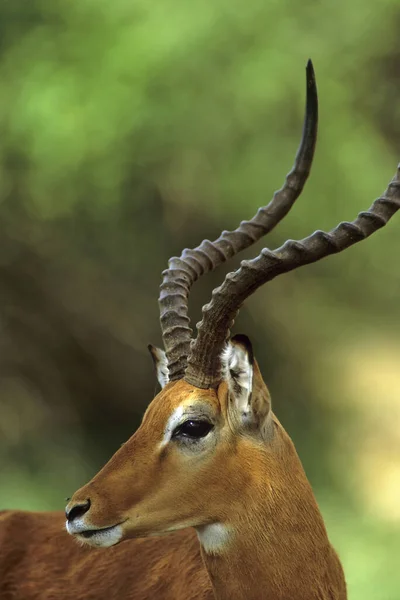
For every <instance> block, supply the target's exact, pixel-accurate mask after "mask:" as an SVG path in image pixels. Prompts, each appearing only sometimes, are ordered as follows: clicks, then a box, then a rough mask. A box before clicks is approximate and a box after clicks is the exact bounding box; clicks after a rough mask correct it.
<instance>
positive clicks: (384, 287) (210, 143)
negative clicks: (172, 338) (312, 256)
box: [0, 0, 400, 600]
mask: <svg viewBox="0 0 400 600" xmlns="http://www.w3.org/2000/svg"><path fill="white" fill-rule="evenodd" d="M399 27H400V2H399V0H380V2H365V1H361V0H353V1H352V2H347V1H346V0H336V1H335V2H329V1H328V0H320V1H319V2H317V1H315V0H304V1H303V2H295V1H294V0H285V1H282V0H280V1H277V0H269V1H268V2H266V1H265V0H249V1H248V2H245V3H244V2H242V1H241V0H191V1H190V2H182V1H180V0H153V1H152V2H149V1H148V0H136V1H135V2H132V1H130V0H129V1H128V0H113V2H108V1H106V0H79V2H75V3H71V2H68V1H67V0H29V1H25V2H24V1H23V0H13V1H7V0H1V1H0V82H1V93H0V157H1V160H0V228H1V237H0V239H1V242H0V244H1V252H0V329H1V335H0V344H1V350H0V508H6V507H20V508H25V509H38V510H41V509H43V510H46V509H54V508H60V509H61V508H63V506H64V497H65V496H69V495H71V493H72V492H73V491H74V490H75V489H76V488H77V487H79V486H80V485H82V484H83V483H85V482H86V481H87V480H88V479H89V478H90V477H91V476H92V475H93V474H94V473H95V472H96V471H97V470H98V469H99V467H100V466H101V465H102V464H103V463H104V462H105V461H106V460H107V459H108V457H109V456H110V455H111V454H112V453H113V452H114V451H115V450H116V449H117V448H118V447H119V445H120V444H121V442H123V441H124V440H125V439H126V438H127V437H128V436H129V435H131V433H132V432H133V431H134V429H135V427H136V426H137V424H138V422H139V421H140V418H141V415H142V414H143V411H144V409H145V407H146V405H147V403H148V402H149V401H150V400H151V398H152V397H153V395H154V393H155V391H156V390H157V386H156V381H155V376H154V373H153V367H152V364H151V361H150V358H149V356H148V354H147V349H146V346H147V343H148V342H152V343H155V344H161V336H160V329H159V324H158V306H157V296H158V286H159V283H160V280H161V278H160V273H161V271H162V269H163V268H165V266H166V263H167V259H168V257H169V256H171V255H174V254H178V253H180V251H181V249H182V248H183V247H185V246H188V247H194V246H196V245H197V244H198V243H200V241H201V240H202V239H203V237H209V238H210V239H214V238H215V237H216V236H217V235H219V233H220V231H221V230H222V229H224V228H233V227H236V226H237V224H238V222H239V220H240V219H243V218H249V217H251V216H252V215H253V214H254V213H255V211H256V209H257V207H258V206H259V205H263V204H266V203H267V202H268V201H269V199H270V198H271V195H272V193H273V190H274V189H276V188H278V187H280V186H281V184H282V182H283V179H284V176H285V173H286V172H287V171H288V170H289V168H290V167H291V164H292V162H293V158H294V155H295V151H296V148H297V144H298V141H299V139H300V134H301V126H302V117H303V107H304V87H305V83H304V76H305V71H304V68H305V64H306V61H307V59H308V58H309V57H312V59H313V61H314V65H315V69H316V73H317V81H318V88H319V95H320V129H319V140H318V145H317V153H316V158H315V162H314V167H313V171H312V175H311V178H310V180H309V182H308V183H307V186H306V189H305V191H304V193H303V195H302V197H301V198H300V199H299V200H298V202H297V204H296V205H295V206H294V208H293V210H292V211H291V213H290V214H289V216H288V217H287V218H286V220H285V222H283V223H282V224H281V225H280V226H279V227H278V228H277V229H276V231H274V232H273V233H272V234H271V235H270V236H269V238H268V240H267V241H265V240H264V241H263V243H262V244H261V243H259V244H257V246H256V248H255V249H254V248H253V250H251V251H247V252H246V253H244V254H242V255H241V256H240V257H238V258H237V259H235V260H232V262H231V263H230V264H229V269H232V268H234V267H236V266H237V265H238V264H239V260H240V259H241V258H243V257H246V256H251V255H253V254H255V253H256V252H257V253H258V251H259V250H260V249H261V247H262V245H263V244H264V245H265V244H267V245H268V246H269V247H275V246H277V245H280V244H281V243H282V242H283V241H284V240H285V239H286V238H287V237H294V238H299V237H302V236H305V235H307V234H309V233H311V232H312V231H313V230H314V229H316V228H325V229H329V228H332V227H333V226H335V225H336V224H337V222H339V221H340V220H344V219H353V218H354V217H355V216H356V214H357V212H358V211H360V210H363V209H366V208H367V207H369V206H370V204H371V203H372V201H373V199H374V198H375V197H377V196H378V195H380V194H381V193H382V192H383V191H384V189H385V188H386V186H387V183H388V182H389V181H390V179H391V178H392V176H393V174H394V172H395V169H396V165H397V162H398V161H399V160H400V101H399V100H400V76H399V73H400V46H399V35H398V32H399ZM399 249H400V220H399V216H395V217H394V218H393V220H392V221H391V222H390V224H389V225H388V226H387V227H386V228H385V229H383V230H381V231H380V232H378V233H377V234H375V235H374V236H373V237H372V238H370V239H369V240H367V241H365V242H363V243H361V244H359V245H357V246H355V247H353V248H351V249H349V250H347V251H346V252H345V253H344V254H342V255H338V256H334V257H331V258H328V259H326V260H324V261H322V262H321V263H318V264H316V265H312V266H308V267H306V268H304V269H300V270H299V271H296V272H293V273H290V274H288V275H285V276H282V277H280V278H278V279H277V280H275V281H273V282H271V283H269V284H268V285H267V286H266V287H265V289H261V290H259V291H258V292H257V294H256V295H255V296H254V297H252V298H251V299H250V300H249V301H248V302H247V304H246V306H245V307H244V308H243V309H242V311H241V315H240V317H239V318H238V320H237V323H236V328H235V331H236V332H239V331H243V332H246V333H247V334H248V335H250V336H251V338H252V340H253V343H254V346H255V350H256V355H257V357H258V360H259V362H260V364H261V368H262V371H263V373H264V376H265V379H266V381H267V383H268V385H269V387H270V389H271V393H272V397H273V402H274V408H275V411H276V413H277V414H278V416H279V418H280V419H281V421H282V422H283V424H284V425H285V427H286V428H287V430H288V431H289V433H290V434H291V436H292V437H293V439H294V441H295V443H296V446H297V449H298V452H299V454H300V456H301V459H302V460H303V463H304V465H305V468H306V471H307V474H308V476H309V478H310V480H311V482H312V484H313V487H314V489H315V492H316V495H317V498H318V501H319V503H320V505H321V508H322V511H323V514H324V517H325V519H326V522H327V527H328V530H329V533H330V537H331V539H332V541H333V543H334V544H335V546H336V547H337V549H338V551H339V553H340V556H341V558H342V560H343V563H344V567H345V571H346V575H347V580H348V585H349V597H350V598H351V599H352V600H398V599H399V597H400V569H399V557H400V397H399V396H400V370H399V364H400V302H399V291H400V270H399ZM226 271H227V267H226V266H225V267H222V268H219V269H218V270H217V272H216V273H214V274H212V275H210V276H207V277H205V278H204V279H203V280H202V281H201V283H199V284H196V286H194V288H193V292H192V298H191V314H192V317H193V319H194V322H196V321H197V320H198V319H199V316H200V309H201V306H202V304H203V303H205V302H206V301H207V300H208V297H209V295H210V292H211V289H212V288H213V287H214V286H215V285H217V283H218V282H219V281H220V280H221V279H222V277H223V276H224V274H225V272H226Z"/></svg>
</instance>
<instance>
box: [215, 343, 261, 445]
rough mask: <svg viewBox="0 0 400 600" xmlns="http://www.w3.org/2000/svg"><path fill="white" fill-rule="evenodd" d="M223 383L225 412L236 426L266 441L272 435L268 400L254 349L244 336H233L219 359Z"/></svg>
mask: <svg viewBox="0 0 400 600" xmlns="http://www.w3.org/2000/svg"><path fill="white" fill-rule="evenodd" d="M222 365H223V374H224V380H225V381H226V383H227V385H228V389H229V405H228V411H229V414H230V416H231V420H232V422H233V423H234V424H236V426H239V427H242V428H247V429H251V430H252V431H253V433H254V432H256V431H257V432H258V433H259V434H260V435H261V437H263V438H264V439H266V438H267V437H269V434H270V431H271V411H270V408H271V398H270V395H269V392H268V388H267V386H266V385H265V383H264V381H263V379H262V377H261V373H260V370H259V368H258V365H257V362H256V361H255V359H254V355H253V348H252V345H251V342H250V340H249V338H248V337H247V336H245V335H235V336H234V337H233V338H232V339H231V340H230V342H228V345H227V347H226V349H225V350H224V353H223V355H222Z"/></svg>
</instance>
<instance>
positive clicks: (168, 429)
mask: <svg viewBox="0 0 400 600" xmlns="http://www.w3.org/2000/svg"><path fill="white" fill-rule="evenodd" d="M183 413H184V405H183V404H180V405H179V406H178V407H177V408H176V409H175V410H174V411H173V413H172V414H171V416H170V417H169V419H168V421H167V424H166V426H165V430H164V437H163V439H162V441H161V443H160V446H159V447H160V448H164V446H166V445H167V444H168V442H169V441H170V439H171V436H172V434H173V432H174V429H175V428H176V427H177V426H178V425H179V424H180V423H181V421H182V417H183Z"/></svg>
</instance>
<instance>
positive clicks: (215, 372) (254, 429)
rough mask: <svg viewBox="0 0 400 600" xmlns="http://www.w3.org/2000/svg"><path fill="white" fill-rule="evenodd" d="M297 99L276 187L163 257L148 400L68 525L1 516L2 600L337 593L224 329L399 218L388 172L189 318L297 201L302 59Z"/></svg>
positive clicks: (307, 154) (310, 515)
mask: <svg viewBox="0 0 400 600" xmlns="http://www.w3.org/2000/svg"><path fill="white" fill-rule="evenodd" d="M306 89H307V93H306V111H305V118H304V125H303V134H302V138H301V142H300V146H299V149H298V152H297V155H296V159H295V163H294V166H293V168H292V170H291V171H290V172H289V174H288V175H287V177H286V180H285V183H284V185H283V187H282V188H281V189H280V190H279V191H278V192H275V194H274V197H273V199H272V200H271V202H270V203H269V204H268V205H267V206H266V207H263V208H260V209H259V210H258V212H257V214H256V215H255V216H254V217H253V218H252V219H251V220H250V221H243V222H242V223H241V224H240V226H239V227H238V228H237V229H236V230H234V231H231V232H227V231H224V232H223V233H222V234H221V236H220V237H219V238H218V239H217V240H216V241H214V242H210V241H208V240H204V241H203V242H202V243H201V244H200V246H198V247H197V248H195V249H193V250H188V249H185V250H184V251H183V252H182V254H181V256H180V257H179V258H177V257H174V258H172V259H170V261H169V267H168V269H167V270H165V271H164V272H163V282H162V284H161V294H160V298H159V304H160V321H161V329H162V337H163V342H164V347H165V349H164V350H160V349H158V348H155V347H153V346H150V352H151V355H152V357H153V360H154V364H155V367H156V373H157V378H158V381H159V383H160V385H161V391H160V392H159V393H158V394H157V395H156V397H155V398H154V399H153V401H152V402H151V403H150V405H149V407H148V409H147V411H146V412H145V415H144V417H143V421H142V424H141V425H140V427H139V429H138V430H137V431H136V433H135V434H134V435H133V436H132V437H131V438H130V439H129V440H128V441H127V442H126V443H125V444H124V445H123V446H122V447H121V448H120V449H119V450H118V451H117V452H116V453H115V454H114V456H113V457H112V458H111V459H110V461H109V462H108V463H107V464H106V465H105V466H104V467H103V468H102V469H101V470H100V472H99V473H98V474H97V475H96V476H95V477H94V478H93V479H92V480H91V481H90V482H89V483H87V484H86V485H84V486H83V487H81V488H80V489H79V490H78V491H77V492H75V493H74V495H73V496H72V498H71V499H70V501H69V502H68V504H67V507H66V511H65V515H66V531H65V529H64V516H63V513H62V512H54V513H29V512H23V511H4V512H3V513H2V514H1V515H0V597H1V599H2V600H6V599H14V600H34V599H40V600H50V599H52V600H56V599H60V600H66V599H74V600H83V599H85V600H88V599H90V598H93V599H96V600H113V599H118V600H121V599H126V600H150V599H151V600H153V599H155V598H161V599H163V600H180V599H182V600H183V599H185V600H211V599H217V600H233V599H235V600H261V599H263V600H345V599H346V598H347V593H346V583H345V578H344V574H343V569H342V566H341V563H340V561H339V558H338V556H337V554H336V552H335V550H334V549H333V547H332V546H331V544H330V542H329V539H328V535H327V532H326V529H325V525H324V522H323V518H322V516H321V513H320V511H319V508H318V506H317V503H316V500H315V498H314V495H313V492H312V489H311V486H310V484H309V482H308V480H307V477H306V475H305V472H304V470H303V467H302V465H301V462H300V459H299V457H298V455H297V453H296V450H295V448H294V445H293V443H292V441H291V439H290V437H289V436H288V434H287V433H286V432H285V430H284V429H283V427H282V425H281V424H280V422H279V421H278V419H277V418H276V416H275V415H274V413H273V412H272V409H271V398H270V394H269V391H268V388H267V386H266V384H265V383H264V381H263V378H262V375H261V373H260V370H259V367H258V364H257V361H256V359H255V358H254V356H253V350H252V346H251V343H250V341H249V339H248V338H247V337H246V336H244V335H235V336H233V337H230V328H231V327H232V325H233V321H234V319H235V317H236V315H237V313H238V310H239V308H240V306H241V305H242V303H243V302H244V301H245V300H246V298H247V297H248V296H250V294H252V293H253V292H255V291H256V290H257V288H258V287H260V286H261V285H262V284H264V283H266V282H267V281H270V280H272V279H273V278H275V277H277V276H278V275H280V274H281V273H285V272H287V271H290V270H292V269H296V268H298V267H300V266H302V265H305V264H308V263H312V262H315V261H317V260H320V259H322V258H323V257H325V256H328V255H330V254H334V253H337V252H341V251H342V250H344V249H345V248H347V247H349V246H351V245H352V244H354V243H356V242H359V241H361V240H363V239H364V238H366V237H368V236H369V235H371V234H372V233H373V232H374V231H376V230H377V229H379V228H381V227H383V226H384V225H385V224H386V223H387V221H388V220H389V219H390V217H391V216H392V215H393V214H394V213H395V212H396V211H397V210H398V209H399V208H400V165H399V167H398V170H397V173H396V175H395V176H394V178H393V179H392V181H391V182H390V184H389V186H388V188H387V190H386V191H385V193H384V194H383V195H382V196H381V197H380V198H378V199H377V200H375V202H374V203H373V204H372V206H371V208H370V209H369V210H368V211H365V212H361V213H360V214H359V215H358V217H357V218H356V219H355V221H353V222H342V223H340V224H339V225H338V226H337V227H336V228H335V229H333V230H332V231H331V232H329V233H325V232H322V231H316V232H315V233H313V234H312V235H310V236H309V237H307V238H305V239H303V240H301V241H297V242H296V241H292V240H289V241H287V242H285V243H284V244H283V246H281V247H280V248H278V249H277V250H275V251H272V250H269V249H267V248H266V249H264V250H262V251H261V253H260V255H259V256H257V257H256V258H254V259H253V260H249V261H243V262H242V263H241V266H240V268H239V269H238V270H236V271H235V272H233V273H229V274H228V275H227V276H226V277H225V280H224V281H223V283H222V285H221V286H220V287H218V288H216V289H215V290H214V292H213V294H212V298H211V301H210V303H209V304H207V305H206V306H204V307H203V312H202V320H201V322H200V324H198V326H197V331H198V333H197V337H196V339H192V331H191V329H190V323H189V318H188V298H189V292H190V289H191V286H192V285H193V283H194V282H195V281H196V280H197V279H199V278H200V277H201V276H202V275H203V274H205V273H206V272H209V271H211V270H212V269H214V268H215V267H217V266H218V265H219V264H221V263H222V262H224V261H226V260H228V259H229V258H231V257H232V256H234V255H235V254H236V253H238V252H240V251H241V250H243V249H244V248H246V247H248V246H250V245H251V244H253V243H254V242H255V241H257V240H258V239H260V238H261V237H262V236H263V235H265V234H266V233H268V232H269V231H271V230H272V228H273V227H274V226H275V225H277V224H278V223H279V221H280V220H281V219H282V218H283V217H284V216H285V215H286V214H287V212H288V211H289V209H290V208H291V207H292V205H293V203H294V202H295V200H296V199H297V198H298V196H299V195H300V193H301V191H302V189H303V187H304V184H305V182H306V180H307V178H308V175H309V173H310V169H311V163H312V160H313V155H314V149H315V143H316V136H317V122H318V100H317V89H316V83H315V76H314V71H313V67H312V64H311V61H309V63H308V64H307V69H306ZM68 534H69V535H68ZM76 541H78V542H80V543H79V544H78V543H76ZM110 547H112V548H111V549H109V548H110Z"/></svg>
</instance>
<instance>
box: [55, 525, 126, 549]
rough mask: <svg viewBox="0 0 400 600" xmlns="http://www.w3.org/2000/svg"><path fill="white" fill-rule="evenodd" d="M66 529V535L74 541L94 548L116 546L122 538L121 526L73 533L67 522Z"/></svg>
mask: <svg viewBox="0 0 400 600" xmlns="http://www.w3.org/2000/svg"><path fill="white" fill-rule="evenodd" d="M66 529H67V531H68V533H70V534H71V535H73V536H74V537H75V539H77V540H79V541H80V542H82V543H83V544H87V545H88V546H94V547H95V548H109V547H110V546H114V545H115V544H117V543H118V542H119V541H120V540H121V538H122V527H121V525H115V526H114V527H107V528H106V529H97V530H95V529H87V530H80V531H79V532H78V531H73V530H72V529H73V528H71V525H70V524H69V523H68V521H67V523H66Z"/></svg>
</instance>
